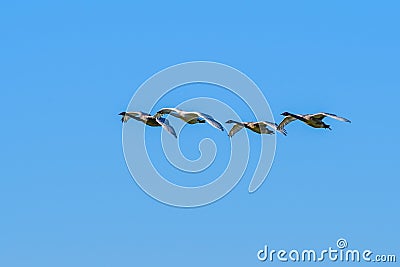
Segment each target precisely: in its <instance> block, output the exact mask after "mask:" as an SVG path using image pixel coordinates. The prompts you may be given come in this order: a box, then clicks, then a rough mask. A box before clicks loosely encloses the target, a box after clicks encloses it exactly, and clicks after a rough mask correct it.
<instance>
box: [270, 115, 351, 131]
mask: <svg viewBox="0 0 400 267" xmlns="http://www.w3.org/2000/svg"><path fill="white" fill-rule="evenodd" d="M281 115H283V116H285V118H284V119H283V120H282V122H281V123H279V125H278V130H282V129H284V127H285V126H286V125H288V124H289V123H291V122H292V121H295V120H300V121H302V122H304V123H305V124H307V125H309V126H311V127H313V128H325V129H329V130H332V129H331V128H330V125H328V124H326V123H324V122H323V121H322V120H323V119H324V118H325V117H330V118H333V119H335V120H339V121H344V122H350V120H348V119H346V118H343V117H339V116H337V115H335V114H331V113H326V112H319V113H315V114H305V115H302V114H293V113H289V112H284V113H282V114H281Z"/></svg>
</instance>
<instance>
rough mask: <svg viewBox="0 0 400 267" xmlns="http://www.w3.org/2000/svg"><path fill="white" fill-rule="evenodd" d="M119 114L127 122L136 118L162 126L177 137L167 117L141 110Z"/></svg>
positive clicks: (150, 124)
mask: <svg viewBox="0 0 400 267" xmlns="http://www.w3.org/2000/svg"><path fill="white" fill-rule="evenodd" d="M118 115H121V116H122V118H121V121H122V122H127V121H128V120H129V119H134V120H137V121H141V122H143V123H144V124H146V125H149V126H152V127H157V126H161V127H163V129H164V130H166V131H167V132H169V133H170V134H172V135H173V136H174V137H175V138H177V136H176V133H175V130H174V128H173V127H172V126H171V125H169V121H168V120H167V119H165V118H157V117H155V116H151V115H150V114H148V113H144V112H141V111H130V112H121V113H119V114H118Z"/></svg>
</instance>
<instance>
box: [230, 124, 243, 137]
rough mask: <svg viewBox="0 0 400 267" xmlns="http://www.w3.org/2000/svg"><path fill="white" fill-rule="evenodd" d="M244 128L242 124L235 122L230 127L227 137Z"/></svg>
mask: <svg viewBox="0 0 400 267" xmlns="http://www.w3.org/2000/svg"><path fill="white" fill-rule="evenodd" d="M243 128H244V126H243V125H240V124H235V125H234V126H233V127H232V129H231V130H230V131H229V134H228V135H229V137H232V136H234V135H235V133H237V132H239V131H240V130H242V129H243Z"/></svg>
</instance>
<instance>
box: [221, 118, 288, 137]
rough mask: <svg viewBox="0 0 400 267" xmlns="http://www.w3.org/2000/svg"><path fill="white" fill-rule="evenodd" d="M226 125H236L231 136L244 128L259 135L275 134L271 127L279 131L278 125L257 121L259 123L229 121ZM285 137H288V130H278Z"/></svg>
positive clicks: (230, 132) (231, 131) (230, 133)
mask: <svg viewBox="0 0 400 267" xmlns="http://www.w3.org/2000/svg"><path fill="white" fill-rule="evenodd" d="M226 123H234V124H235V125H234V126H233V127H232V129H231V130H230V131H229V136H230V137H232V136H234V135H235V134H236V133H237V132H239V131H240V130H241V129H243V128H247V129H249V130H251V131H253V132H255V133H258V134H274V133H275V132H274V131H272V130H270V129H269V128H268V127H271V128H272V129H274V130H278V125H277V124H276V123H273V122H269V121H257V122H238V121H234V120H228V121H227V122H226ZM278 131H279V132H281V133H282V134H283V135H286V130H285V129H282V130H278Z"/></svg>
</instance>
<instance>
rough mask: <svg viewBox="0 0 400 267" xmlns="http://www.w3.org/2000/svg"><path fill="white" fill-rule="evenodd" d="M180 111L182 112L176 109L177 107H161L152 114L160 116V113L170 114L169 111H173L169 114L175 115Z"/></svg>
mask: <svg viewBox="0 0 400 267" xmlns="http://www.w3.org/2000/svg"><path fill="white" fill-rule="evenodd" d="M180 112H182V110H180V109H177V108H162V109H160V110H159V111H157V113H156V114H155V115H154V117H156V118H160V117H161V116H162V115H164V114H170V113H173V114H171V115H174V114H175V115H176V113H180ZM175 117H176V116H175Z"/></svg>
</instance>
